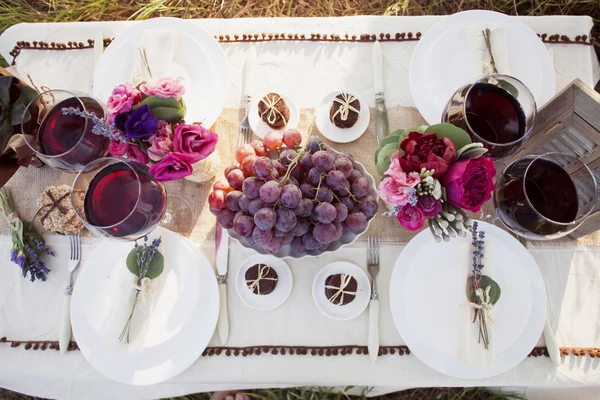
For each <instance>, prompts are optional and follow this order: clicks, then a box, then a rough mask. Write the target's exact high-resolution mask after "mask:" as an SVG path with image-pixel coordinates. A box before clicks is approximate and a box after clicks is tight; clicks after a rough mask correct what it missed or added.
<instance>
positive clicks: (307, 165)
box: [300, 154, 315, 171]
mask: <svg viewBox="0 0 600 400" xmlns="http://www.w3.org/2000/svg"><path fill="white" fill-rule="evenodd" d="M300 164H301V165H302V169H304V170H305V171H310V169H311V168H312V167H314V166H315V164H313V162H312V155H311V154H304V155H303V156H302V157H300Z"/></svg>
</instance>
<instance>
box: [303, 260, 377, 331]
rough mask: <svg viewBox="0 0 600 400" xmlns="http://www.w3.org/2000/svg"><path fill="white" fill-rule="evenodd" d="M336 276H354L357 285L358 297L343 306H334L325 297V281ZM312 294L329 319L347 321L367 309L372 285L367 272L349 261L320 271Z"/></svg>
mask: <svg viewBox="0 0 600 400" xmlns="http://www.w3.org/2000/svg"><path fill="white" fill-rule="evenodd" d="M336 274H348V275H352V276H353V277H354V279H356V283H357V288H356V297H355V298H354V300H352V301H351V302H350V303H348V304H345V305H343V306H339V305H336V304H333V303H332V302H330V301H329V299H327V296H326V295H325V281H326V280H327V278H328V277H330V276H331V275H336ZM312 293H313V300H314V301H315V305H316V306H317V308H318V309H319V311H321V312H322V313H323V314H325V315H326V316H328V317H329V318H332V319H337V320H340V321H347V320H349V319H353V318H356V317H358V316H359V315H360V314H361V313H362V312H363V311H364V310H365V308H367V305H368V304H369V298H370V297H371V296H370V295H371V284H370V283H369V278H368V277H367V274H365V271H363V270H362V269H361V268H359V267H358V266H356V265H354V264H352V263H350V262H347V261H336V262H333V263H331V264H327V265H326V266H324V267H323V268H321V269H320V270H319V272H318V273H317V276H315V280H314V281H313V287H312Z"/></svg>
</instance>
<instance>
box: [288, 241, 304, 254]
mask: <svg viewBox="0 0 600 400" xmlns="http://www.w3.org/2000/svg"><path fill="white" fill-rule="evenodd" d="M291 246H292V251H293V252H294V253H296V254H304V253H305V252H306V247H304V243H303V241H302V238H301V237H296V238H294V240H292V243H291Z"/></svg>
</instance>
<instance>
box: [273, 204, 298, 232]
mask: <svg viewBox="0 0 600 400" xmlns="http://www.w3.org/2000/svg"><path fill="white" fill-rule="evenodd" d="M294 225H296V214H294V212H293V211H292V210H289V209H287V208H280V209H279V210H277V222H275V228H277V229H279V230H280V231H282V232H289V231H290V230H292V228H293V227H294Z"/></svg>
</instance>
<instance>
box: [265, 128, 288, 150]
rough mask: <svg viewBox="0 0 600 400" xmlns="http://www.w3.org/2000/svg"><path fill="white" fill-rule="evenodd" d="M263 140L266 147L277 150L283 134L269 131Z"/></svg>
mask: <svg viewBox="0 0 600 400" xmlns="http://www.w3.org/2000/svg"><path fill="white" fill-rule="evenodd" d="M263 142H264V144H265V147H266V148H267V149H269V150H277V149H279V148H280V147H281V146H282V145H283V134H282V133H281V132H278V131H271V132H269V133H267V135H266V136H265V138H264V139H263Z"/></svg>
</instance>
